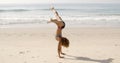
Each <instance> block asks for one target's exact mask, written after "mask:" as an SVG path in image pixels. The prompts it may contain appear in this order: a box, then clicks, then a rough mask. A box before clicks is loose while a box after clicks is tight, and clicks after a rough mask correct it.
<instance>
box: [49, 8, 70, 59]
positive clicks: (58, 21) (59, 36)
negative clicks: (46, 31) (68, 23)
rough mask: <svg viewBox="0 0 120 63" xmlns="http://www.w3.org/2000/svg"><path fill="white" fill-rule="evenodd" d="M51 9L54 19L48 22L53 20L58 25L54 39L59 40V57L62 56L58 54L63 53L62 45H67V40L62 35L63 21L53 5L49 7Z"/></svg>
mask: <svg viewBox="0 0 120 63" xmlns="http://www.w3.org/2000/svg"><path fill="white" fill-rule="evenodd" d="M51 10H52V11H53V12H54V14H55V17H56V19H50V21H49V22H48V23H50V22H53V23H55V24H56V25H57V27H58V28H57V32H56V40H57V41H59V44H58V55H59V58H63V57H62V56H60V54H63V55H65V53H62V46H64V47H68V46H69V40H68V39H67V38H65V37H62V29H63V28H65V23H64V22H63V20H62V19H61V17H60V16H59V14H58V12H57V11H56V10H55V9H54V8H53V7H52V8H51Z"/></svg>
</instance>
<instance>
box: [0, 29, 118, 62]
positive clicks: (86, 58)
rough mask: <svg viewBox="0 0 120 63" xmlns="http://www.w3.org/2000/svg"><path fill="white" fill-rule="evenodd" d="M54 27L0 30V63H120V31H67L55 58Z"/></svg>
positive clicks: (65, 30)
mask: <svg viewBox="0 0 120 63" xmlns="http://www.w3.org/2000/svg"><path fill="white" fill-rule="evenodd" d="M55 32H56V28H3V29H0V63H120V28H80V27H75V28H66V29H64V30H63V36H65V37H67V38H68V39H69V40H70V47H69V48H63V52H64V53H66V55H65V56H64V57H65V58H62V59H60V58H58V55H57V45H58V42H57V41H56V40H55Z"/></svg>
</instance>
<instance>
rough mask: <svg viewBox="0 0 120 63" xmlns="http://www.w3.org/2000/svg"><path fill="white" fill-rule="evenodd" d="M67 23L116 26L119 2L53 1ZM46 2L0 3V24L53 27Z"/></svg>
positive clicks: (81, 25) (51, 16) (7, 25)
mask: <svg viewBox="0 0 120 63" xmlns="http://www.w3.org/2000/svg"><path fill="white" fill-rule="evenodd" d="M53 5H54V7H55V9H56V10H57V11H58V13H59V14H60V16H61V17H62V19H63V20H64V22H65V23H66V25H67V27H120V7H119V6H120V4H115V3H109V4H108V3H86V4H85V3H84V4H53ZM50 7H51V5H50V4H11V5H10V4H9V5H4V4H0V28H19V27H20V28H21V27H23V28H25V27H55V25H53V24H47V21H49V19H50V18H55V17H54V14H53V12H52V11H51V10H50Z"/></svg>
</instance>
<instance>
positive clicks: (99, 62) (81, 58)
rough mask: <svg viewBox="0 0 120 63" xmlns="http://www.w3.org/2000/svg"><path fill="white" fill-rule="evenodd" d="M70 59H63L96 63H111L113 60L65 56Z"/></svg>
mask: <svg viewBox="0 0 120 63" xmlns="http://www.w3.org/2000/svg"><path fill="white" fill-rule="evenodd" d="M66 56H68V57H70V58H65V59H69V60H82V61H93V62H98V63H111V62H112V60H114V59H113V58H108V59H103V60H98V59H92V58H88V57H78V56H72V55H66Z"/></svg>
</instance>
